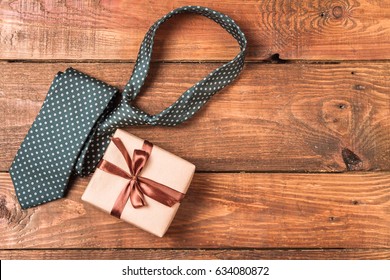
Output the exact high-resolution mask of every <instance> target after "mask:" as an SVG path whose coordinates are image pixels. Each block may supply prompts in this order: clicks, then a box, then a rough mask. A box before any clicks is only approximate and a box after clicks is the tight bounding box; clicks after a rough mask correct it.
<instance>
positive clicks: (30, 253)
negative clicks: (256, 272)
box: [0, 249, 390, 260]
mask: <svg viewBox="0 0 390 280" xmlns="http://www.w3.org/2000/svg"><path fill="white" fill-rule="evenodd" d="M0 259H2V260H20V259H23V260H26V259H27V260H42V259H43V260H49V259H55V260H58V259H61V260H62V259H65V260H96V259H101V260H145V259H147V260H210V259H211V260H215V259H219V260H237V259H240V260H332V259H333V260H345V259H348V260H383V259H390V250H389V249H325V250H324V249H313V250H307V249H306V250H294V249H288V250H278V249H271V250H268V249H266V250H257V249H253V250H248V249H238V250H231V249H230V250H224V249H218V250H215V249H209V250H204V249H195V250H161V249H135V250H134V249H101V250H95V249H92V250H82V249H65V250H56V249H50V250H34V249H30V250H0Z"/></svg>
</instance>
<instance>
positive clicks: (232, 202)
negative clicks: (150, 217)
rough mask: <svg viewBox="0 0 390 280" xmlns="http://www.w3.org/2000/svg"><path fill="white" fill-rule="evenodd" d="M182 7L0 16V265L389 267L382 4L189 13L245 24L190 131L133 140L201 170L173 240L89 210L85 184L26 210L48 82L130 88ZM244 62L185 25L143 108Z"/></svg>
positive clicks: (62, 9)
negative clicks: (35, 131)
mask: <svg viewBox="0 0 390 280" xmlns="http://www.w3.org/2000/svg"><path fill="white" fill-rule="evenodd" d="M186 4H193V1H189V0H180V1H124V0H122V1H111V0H104V1H96V0H85V1H43V0H34V1H30V0H16V1H11V0H4V1H0V113H1V114H0V237H1V238H0V259H97V258H100V259H145V258H146V259H390V253H389V252H390V87H389V86H390V82H389V81H390V64H389V59H390V20H389V19H390V2H389V0H385V1H371V0H354V1H348V0H338V1H318V0H312V1H285V0H271V1H255V0H248V1H233V0H227V1H210V0H200V1H197V2H196V4H198V5H204V6H208V7H210V8H213V9H216V10H218V11H221V12H223V13H226V14H228V15H229V16H231V17H232V18H233V19H234V20H235V21H236V22H237V23H238V24H239V25H240V27H241V28H242V30H243V31H244V32H245V34H246V36H247V39H248V55H247V63H246V65H245V68H244V71H243V73H242V74H241V75H240V77H239V78H238V79H237V81H235V82H234V83H233V84H232V85H231V86H228V87H227V88H226V89H224V90H223V91H222V92H221V93H219V94H217V95H216V96H214V97H213V98H212V100H211V101H210V102H209V103H208V104H207V105H206V106H205V107H204V108H203V109H202V110H201V111H200V112H199V113H198V114H197V115H196V116H195V117H194V118H193V119H191V120H189V121H188V122H186V123H184V124H182V125H180V126H178V127H175V128H159V127H132V128H128V129H127V130H128V131H130V132H132V133H134V134H136V135H138V136H140V137H142V138H145V139H148V140H150V141H152V142H153V143H155V144H157V145H159V146H161V147H162V148H165V149H167V150H169V151H171V152H173V153H175V154H177V155H179V156H181V157H183V158H185V159H187V160H189V161H191V162H193V163H194V164H195V165H196V166H197V171H198V173H197V174H195V177H194V181H193V183H192V184H191V187H190V189H189V192H188V195H187V196H186V198H185V201H184V202H183V203H182V205H181V207H180V209H179V212H178V215H177V216H176V217H175V220H174V222H173V224H172V227H171V228H170V229H169V231H168V233H167V235H166V236H165V237H164V238H162V239H161V238H157V237H154V236H152V235H150V234H148V233H146V232H143V231H142V230H139V229H137V228H135V227H133V226H131V225H128V224H126V223H123V222H121V221H119V220H117V219H115V218H113V217H111V216H109V215H106V214H105V213H102V212H101V211H99V210H97V209H95V208H94V207H92V206H90V205H86V204H84V203H82V201H81V200H80V197H81V194H82V193H83V191H84V189H85V187H86V184H87V183H88V180H89V178H83V179H76V180H75V181H73V183H72V184H71V188H70V191H69V193H68V195H67V197H66V198H65V199H62V200H59V201H56V202H52V203H49V204H46V205H42V206H39V207H35V208H32V209H29V210H21V209H20V206H19V205H18V202H17V200H16V197H15V192H14V189H13V186H12V182H11V179H10V177H9V174H8V169H9V166H10V164H11V161H12V159H13V157H14V155H15V153H16V150H17V148H18V146H19V145H20V143H21V141H22V140H23V138H24V137H25V135H26V133H27V131H28V129H29V127H30V126H31V124H32V122H33V120H34V118H35V116H36V115H37V113H38V111H39V109H40V107H41V105H42V102H43V100H44V98H45V95H46V93H47V90H48V88H49V85H50V83H51V81H52V79H53V77H54V75H55V74H56V73H57V72H58V71H62V70H65V69H66V68H67V67H69V66H72V67H74V68H76V69H78V70H81V71H83V72H85V73H87V74H89V75H91V76H95V77H97V78H99V79H101V80H103V81H105V82H107V83H109V84H111V85H114V86H117V87H118V88H120V89H122V88H123V86H124V84H125V83H126V81H127V79H128V78H129V76H130V74H131V71H132V67H133V64H132V63H129V62H132V61H134V60H135V59H136V55H137V52H138V48H139V44H140V42H141V40H142V38H143V36H144V34H145V32H146V31H147V29H148V28H149V26H150V25H151V24H152V23H153V22H154V21H155V20H156V19H158V18H159V17H161V16H163V15H164V14H165V13H167V12H168V11H170V10H172V9H173V8H175V7H179V6H182V5H186ZM237 52H238V46H237V45H236V42H235V41H234V40H233V39H232V38H230V37H229V35H228V34H227V33H226V32H224V31H223V30H222V29H221V28H220V27H219V26H217V25H216V24H215V23H214V22H212V21H210V20H207V19H204V18H202V17H200V16H195V15H194V16H178V17H176V18H175V19H173V20H171V21H169V22H167V23H166V24H164V25H163V26H162V27H161V29H160V30H159V31H158V34H157V38H156V40H155V48H154V53H153V60H154V61H156V63H152V67H151V73H150V75H149V78H148V81H147V84H146V86H145V88H144V89H143V92H142V94H141V96H140V98H139V99H138V100H137V101H136V105H137V106H140V107H141V108H142V109H144V110H145V111H147V112H149V113H157V112H159V111H161V110H162V109H164V108H165V107H167V106H168V105H170V104H171V103H172V102H174V101H175V100H176V99H177V98H178V97H179V96H180V94H181V93H182V92H183V91H184V90H185V89H187V88H188V87H190V86H192V84H194V83H195V82H197V81H198V80H199V79H201V78H203V77H204V76H205V75H207V74H208V73H209V72H210V71H211V70H213V69H215V68H216V67H218V66H219V65H221V63H222V62H221V61H227V60H230V59H231V58H232V57H234V56H235V55H236V53H237ZM82 61H84V62H88V63H81V62H82ZM218 61H219V62H218ZM165 62H167V63H165ZM306 172H312V173H306Z"/></svg>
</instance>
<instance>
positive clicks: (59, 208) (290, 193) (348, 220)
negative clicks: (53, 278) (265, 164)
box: [0, 172, 390, 249]
mask: <svg viewBox="0 0 390 280" xmlns="http://www.w3.org/2000/svg"><path fill="white" fill-rule="evenodd" d="M87 182H88V178H86V179H78V180H76V181H75V182H74V185H73V186H72V187H71V189H70V191H69V193H68V196H67V198H66V199H62V200H59V201H56V202H51V203H49V204H45V205H42V206H39V207H36V208H32V209H28V210H23V211H22V210H21V209H20V207H19V205H18V203H17V201H16V198H15V194H14V190H13V187H12V183H11V179H10V177H9V175H8V174H5V173H2V174H1V175H0V185H1V188H0V232H1V233H2V237H1V239H0V248H1V249H21V248H44V249H50V248H53V249H55V248H57V249H58V248H61V249H66V248H76V249H77V248H141V249H143V248H169V249H186V248H213V249H221V248H224V249H227V248H239V249H243V248H254V249H259V248H313V249H315V248H317V249H318V248H345V249H349V248H360V249H375V248H377V249H390V242H389V241H390V187H389V186H390V173H384V172H379V173H350V174H283V173H282V174H277V173H271V174H268V173H255V174H249V173H246V174H245V173H202V174H196V176H195V177H194V181H193V183H192V185H191V187H190V189H189V192H188V193H187V196H186V199H185V200H184V201H183V203H182V205H181V208H180V209H179V211H178V214H177V216H176V217H175V219H174V221H173V224H172V226H171V227H170V229H169V230H168V232H167V234H166V236H165V237H164V238H159V237H155V236H152V235H151V234H149V233H146V232H144V231H142V230H140V229H137V228H135V227H133V226H131V225H129V224H127V223H125V222H122V221H120V220H118V219H116V218H114V217H112V216H110V215H107V214H106V213H103V212H101V211H100V210H98V209H96V208H95V207H93V206H91V205H88V204H85V203H83V202H82V201H81V200H80V197H81V195H82V193H83V191H84V189H85V186H86V184H87Z"/></svg>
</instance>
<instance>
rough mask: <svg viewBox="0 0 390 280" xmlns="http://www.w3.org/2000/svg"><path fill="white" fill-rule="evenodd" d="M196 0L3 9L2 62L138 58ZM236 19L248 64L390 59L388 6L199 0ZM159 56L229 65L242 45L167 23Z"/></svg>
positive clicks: (180, 21) (197, 22)
mask: <svg viewBox="0 0 390 280" xmlns="http://www.w3.org/2000/svg"><path fill="white" fill-rule="evenodd" d="M189 4H194V1H191V0H184V1H182V0H181V1H149V2H146V3H145V1H124V0H122V1H110V0H105V1H96V0H85V1H43V0H34V1H31V0H18V1H14V0H12V1H11V0H4V1H1V3H0V50H1V51H0V59H66V60H72V59H73V60H74V59H99V60H135V57H136V54H137V52H138V48H139V44H140V42H141V40H142V38H143V36H144V34H145V33H146V31H147V29H148V28H149V26H150V25H152V24H153V23H154V22H155V21H156V20H157V19H158V18H160V17H161V16H163V15H164V14H166V13H167V12H169V11H170V10H172V9H173V8H175V7H180V6H182V5H189ZM196 5H203V6H208V7H210V8H213V9H216V10H218V11H220V12H223V13H226V14H228V15H229V16H231V17H232V18H233V19H234V20H235V21H236V22H237V23H238V24H239V25H240V27H241V28H242V30H243V31H244V32H245V34H246V36H247V38H248V42H249V48H248V59H250V60H262V59H268V58H269V57H270V56H271V55H273V54H275V53H278V54H280V57H281V58H283V59H311V60H317V59H321V60H329V59H330V60H346V59H353V60H362V59H389V58H390V20H389V18H390V5H389V1H388V0H384V1H369V0H354V1H349V0H338V1H313V0H311V1H286V0H274V1H255V0H248V1H237V0H229V1H209V0H200V1H196ZM155 45H156V48H155V58H156V59H159V60H160V59H165V60H190V61H192V60H221V59H222V60H227V59H231V58H232V57H234V56H235V54H236V52H237V49H238V47H237V44H236V43H235V41H234V40H233V39H231V38H230V37H229V35H228V34H227V33H226V32H224V31H222V30H221V29H220V27H219V26H217V25H216V24H215V23H213V22H212V21H210V20H207V19H204V18H201V17H197V16H192V17H188V16H187V17H186V16H181V17H178V18H176V19H174V20H172V21H170V22H167V23H166V24H165V25H164V26H163V27H162V28H161V30H160V31H159V35H158V38H157V40H156V43H155Z"/></svg>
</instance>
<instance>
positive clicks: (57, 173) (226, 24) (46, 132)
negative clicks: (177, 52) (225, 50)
mask: <svg viewBox="0 0 390 280" xmlns="http://www.w3.org/2000/svg"><path fill="white" fill-rule="evenodd" d="M179 13H197V14H201V15H203V16H206V17H208V18H210V19H212V20H214V21H215V22H217V23H218V24H220V25H221V26H222V27H223V28H224V29H225V30H226V31H228V32H229V33H230V34H231V35H232V36H233V37H234V38H235V39H236V40H237V42H238V43H239V45H240V52H239V53H238V54H237V56H236V57H234V59H233V60H231V61H230V62H228V63H226V64H224V65H222V66H220V67H219V68H217V69H215V70H214V71H213V72H212V73H210V74H209V75H208V76H207V77H205V78H204V79H202V80H200V81H199V82H198V83H196V84H195V85H193V86H192V87H191V88H189V89H188V90H186V91H185V92H184V93H183V94H182V95H181V97H180V98H179V99H178V100H177V101H176V102H175V103H173V104H172V105H171V106H169V107H168V108H166V109H165V110H163V111H162V112H160V113H159V114H156V115H149V114H147V113H145V112H143V111H142V110H140V109H138V108H137V107H134V106H132V105H131V102H132V101H133V100H134V99H135V98H136V96H137V95H138V93H139V92H140V90H141V87H142V85H143V84H144V82H145V79H146V76H147V74H148V70H149V64H150V60H151V56H152V48H153V39H154V36H155V34H156V31H157V29H158V28H159V26H160V25H161V24H162V23H164V22H165V21H166V20H167V19H169V18H171V17H172V16H174V15H176V14H179ZM246 43H247V42H246V39H245V35H244V34H243V33H242V31H241V30H240V28H239V26H238V25H237V24H236V23H235V22H234V21H233V20H232V19H231V18H230V17H228V16H226V15H223V14H221V13H219V12H216V11H214V10H211V9H208V8H205V7H199V6H185V7H181V8H178V9H175V10H173V11H171V12H170V13H168V14H167V15H165V16H164V17H162V18H161V19H159V20H158V21H157V22H156V23H154V24H153V25H152V26H151V27H150V29H149V31H148V32H147V33H146V35H145V38H144V40H143V41H142V44H141V48H140V50H139V53H138V57H137V61H136V63H135V66H134V70H133V73H132V76H131V78H130V80H129V82H128V83H127V84H126V87H125V89H124V91H123V93H122V99H121V102H120V104H119V105H118V106H116V107H114V102H113V100H114V98H115V96H116V94H117V93H118V90H117V89H116V88H114V87H111V86H109V85H107V84H105V83H103V82H101V81H99V80H96V79H94V78H91V77H89V76H88V75H86V74H83V73H81V72H79V71H77V70H74V69H72V68H70V69H67V70H66V71H65V72H64V73H59V74H57V76H56V77H55V79H54V81H53V84H52V86H51V87H50V89H49V93H48V95H47V97H46V100H45V101H44V104H43V106H42V108H41V110H40V112H39V114H38V116H37V118H36V119H35V121H34V123H33V125H32V127H31V128H30V130H29V132H28V134H27V136H26V138H25V139H24V141H23V143H22V145H21V147H20V149H19V150H18V152H17V154H16V157H15V159H14V162H13V163H12V166H11V168H10V174H11V177H12V180H13V183H14V186H15V190H16V194H17V197H18V199H19V202H20V205H21V206H22V208H29V207H32V206H36V205H39V204H42V203H45V202H49V201H52V200H54V199H58V198H61V197H63V196H64V194H65V191H66V186H67V184H68V181H69V178H70V176H71V174H72V173H75V174H78V175H81V176H84V175H88V174H89V173H91V172H92V171H93V170H94V169H95V167H96V165H97V164H98V162H99V161H100V159H101V158H102V156H103V153H104V151H105V149H106V147H107V145H108V143H109V141H110V136H111V135H112V133H113V132H114V131H115V130H116V128H119V127H124V126H133V125H163V126H175V125H177V124H179V123H182V122H184V121H186V120H187V119H189V118H190V117H192V116H193V115H194V114H195V113H196V112H197V111H198V110H199V109H200V108H201V107H202V106H203V105H204V104H205V103H206V102H207V101H208V100H209V99H210V97H211V96H213V95H214V94H215V93H216V92H218V91H219V90H221V89H222V88H224V87H225V86H226V85H228V84H229V83H231V82H232V81H233V80H234V79H235V78H236V77H237V76H238V74H239V73H240V72H241V70H242V68H243V66H244V59H245V51H246Z"/></svg>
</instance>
